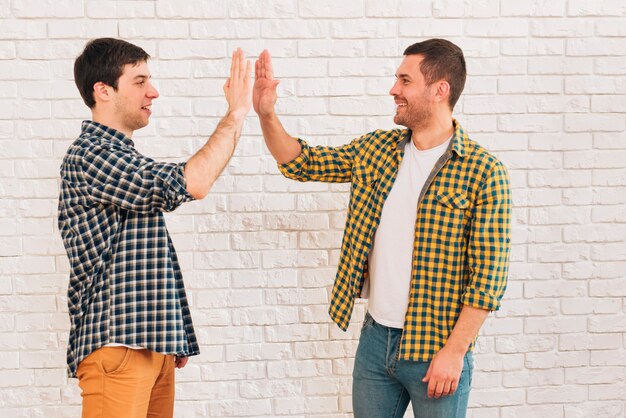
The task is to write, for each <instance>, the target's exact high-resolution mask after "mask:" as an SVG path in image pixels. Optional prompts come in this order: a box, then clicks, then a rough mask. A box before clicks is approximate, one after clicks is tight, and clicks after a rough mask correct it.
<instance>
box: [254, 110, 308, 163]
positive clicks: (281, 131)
mask: <svg viewBox="0 0 626 418" xmlns="http://www.w3.org/2000/svg"><path fill="white" fill-rule="evenodd" d="M259 120H260V122H261V129H262V130H263V137H264V138H265V144H266V145H267V148H268V149H269V150H270V153H271V154H272V156H273V157H274V159H275V160H276V162H278V163H279V164H284V163H288V162H289V161H292V160H293V159H295V158H296V157H298V156H299V155H300V153H301V152H302V147H301V146H300V143H299V142H298V141H297V140H296V139H295V138H293V137H292V136H290V135H289V134H288V133H287V132H286V131H285V128H283V125H282V123H280V120H279V119H278V116H276V114H275V113H272V114H271V115H269V116H263V117H259Z"/></svg>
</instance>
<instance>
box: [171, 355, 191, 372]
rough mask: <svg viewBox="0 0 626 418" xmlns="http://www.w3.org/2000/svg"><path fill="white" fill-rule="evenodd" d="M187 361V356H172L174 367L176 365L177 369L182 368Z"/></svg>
mask: <svg viewBox="0 0 626 418" xmlns="http://www.w3.org/2000/svg"><path fill="white" fill-rule="evenodd" d="M188 361H189V357H178V356H176V357H174V367H176V368H177V369H182V368H183V367H185V365H186V364H187V362H188Z"/></svg>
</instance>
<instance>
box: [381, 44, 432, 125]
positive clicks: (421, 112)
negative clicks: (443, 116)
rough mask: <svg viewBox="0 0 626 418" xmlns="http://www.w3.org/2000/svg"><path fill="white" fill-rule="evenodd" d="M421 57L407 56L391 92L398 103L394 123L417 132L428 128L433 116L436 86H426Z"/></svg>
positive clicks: (398, 71)
mask: <svg viewBox="0 0 626 418" xmlns="http://www.w3.org/2000/svg"><path fill="white" fill-rule="evenodd" d="M422 59H423V57H422V56H421V55H407V56H405V57H404V59H403V60H402V63H401V64H400V67H398V70H397V71H396V82H395V83H394V85H393V87H392V88H391V90H390V91H389V94H391V95H392V96H393V99H394V102H395V103H396V114H395V116H394V118H393V121H394V123H395V124H397V125H402V126H406V127H407V128H409V129H411V130H413V131H415V130H419V129H420V128H422V127H424V126H427V125H428V124H429V123H430V121H431V119H432V116H433V106H434V105H435V103H437V102H436V100H435V90H436V88H435V86H434V85H430V86H427V85H426V81H425V80H424V76H423V75H422V72H421V70H420V63H421V62H422Z"/></svg>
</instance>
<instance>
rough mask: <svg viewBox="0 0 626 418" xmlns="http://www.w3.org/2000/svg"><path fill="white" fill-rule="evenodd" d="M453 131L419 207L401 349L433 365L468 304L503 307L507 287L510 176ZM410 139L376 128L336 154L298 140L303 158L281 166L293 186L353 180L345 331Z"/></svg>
mask: <svg viewBox="0 0 626 418" xmlns="http://www.w3.org/2000/svg"><path fill="white" fill-rule="evenodd" d="M454 126H455V133H454V137H453V139H452V141H450V146H449V148H448V150H447V151H446V152H445V153H444V155H443V156H442V157H441V159H440V160H439V161H438V162H437V164H436V165H435V167H434V169H433V171H432V173H431V175H430V177H429V178H428V180H427V181H426V184H425V185H424V189H423V190H422V193H421V195H420V199H419V202H418V206H417V208H416V210H417V221H416V225H415V242H414V247H413V263H412V270H413V272H412V278H411V289H410V297H409V305H408V308H407V313H406V317H405V323H404V331H403V336H402V341H401V345H400V357H401V358H403V359H405V360H413V361H428V360H430V359H431V358H432V357H433V356H434V354H435V353H437V351H439V350H440V349H441V348H442V347H443V345H444V344H445V343H446V341H447V340H448V337H449V336H450V333H451V332H452V329H453V327H454V325H455V323H456V320H457V318H458V316H459V314H460V311H461V308H462V306H463V305H464V304H465V305H469V306H473V307H476V308H481V309H486V310H496V309H498V308H499V306H500V299H501V298H502V295H503V294H504V290H505V288H506V282H507V275H508V266H509V251H510V219H511V192H510V186H509V177H508V173H507V171H506V168H505V167H504V165H503V164H502V163H501V162H500V161H498V160H497V159H496V158H495V157H493V156H492V155H491V154H489V153H488V152H487V151H486V150H485V149H484V148H482V147H481V146H480V145H478V144H477V143H476V142H474V141H472V140H470V139H469V137H468V136H467V134H466V133H465V132H464V131H463V128H462V127H461V125H460V124H459V123H458V122H457V121H454ZM410 137H411V132H410V131H409V130H399V129H395V130H391V131H382V130H378V131H375V132H372V133H369V134H366V135H364V136H362V137H360V138H357V139H355V140H354V141H352V142H351V143H350V144H347V145H345V146H342V147H337V148H333V147H321V146H320V147H310V146H309V145H307V143H306V142H305V141H303V140H301V139H298V141H299V142H300V144H301V145H302V153H301V155H300V156H299V157H297V158H296V159H295V160H293V161H291V162H289V163H286V164H279V169H280V171H281V172H282V173H283V174H284V175H285V176H286V177H288V178H291V179H294V180H298V181H324V182H351V183H352V188H351V193H350V205H349V209H348V217H347V220H346V227H345V232H344V236H343V242H342V244H341V255H340V260H339V265H338V269H337V275H336V278H335V284H334V287H333V291H332V298H331V304H330V309H329V313H330V316H331V318H332V319H333V320H334V321H335V322H336V323H337V324H338V325H339V327H340V328H341V329H343V330H345V329H347V328H348V324H349V321H350V317H351V315H352V310H353V307H354V299H355V298H356V297H359V296H360V293H361V289H362V287H363V283H364V279H365V278H366V277H367V274H368V273H367V256H368V252H369V250H370V248H371V246H372V242H373V238H374V234H375V233H376V228H377V227H378V224H379V221H380V215H381V213H382V209H383V204H384V202H385V199H386V198H387V196H388V195H389V192H390V190H391V187H392V186H393V183H394V180H395V178H396V175H397V173H398V168H399V166H400V162H401V161H402V158H403V156H404V145H405V144H406V143H407V141H409V140H410ZM473 347H474V343H472V346H471V347H470V349H473Z"/></svg>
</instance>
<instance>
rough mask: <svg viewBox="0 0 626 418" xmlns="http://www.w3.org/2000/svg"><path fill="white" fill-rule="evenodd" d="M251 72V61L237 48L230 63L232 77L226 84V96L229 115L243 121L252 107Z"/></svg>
mask: <svg viewBox="0 0 626 418" xmlns="http://www.w3.org/2000/svg"><path fill="white" fill-rule="evenodd" d="M250 70H251V67H250V61H248V60H246V59H245V57H244V55H243V51H242V50H241V48H237V50H236V51H234V52H233V58H232V61H231V63H230V76H229V77H228V79H227V80H226V83H225V84H224V95H225V96H226V101H227V102H228V113H230V114H232V115H234V116H236V117H238V118H241V119H243V118H245V116H246V115H247V114H248V112H249V111H250V106H251V105H252V100H251V99H252V98H251V93H252V91H251V89H250Z"/></svg>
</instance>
